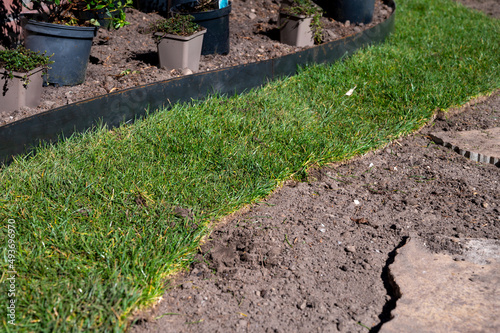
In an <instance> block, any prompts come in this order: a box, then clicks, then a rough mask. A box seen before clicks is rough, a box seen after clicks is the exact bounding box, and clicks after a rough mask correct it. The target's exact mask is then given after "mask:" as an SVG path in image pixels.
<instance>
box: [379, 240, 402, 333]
mask: <svg viewBox="0 0 500 333" xmlns="http://www.w3.org/2000/svg"><path fill="white" fill-rule="evenodd" d="M408 238H409V237H403V239H402V240H401V242H400V243H399V244H398V245H397V246H396V247H395V248H394V250H392V251H391V252H390V253H389V257H388V258H387V261H386V262H385V266H384V268H383V269H382V274H381V275H380V277H381V278H382V280H383V281H384V287H385V289H386V290H387V295H389V296H390V299H389V300H388V301H387V303H385V305H384V307H383V309H382V313H381V314H380V315H379V316H378V317H379V319H380V323H378V324H377V326H374V327H373V328H372V329H371V330H370V333H376V332H379V331H380V329H381V328H382V325H384V324H385V323H387V322H388V321H390V320H391V319H392V315H391V312H392V310H394V309H395V308H396V303H397V302H398V299H399V298H400V297H401V291H400V290H399V286H398V285H397V284H396V282H395V281H394V277H393V276H392V274H391V272H390V270H389V266H390V265H392V264H393V263H394V259H395V258H396V255H397V251H398V249H400V248H402V247H403V246H405V245H406V242H407V241H408Z"/></svg>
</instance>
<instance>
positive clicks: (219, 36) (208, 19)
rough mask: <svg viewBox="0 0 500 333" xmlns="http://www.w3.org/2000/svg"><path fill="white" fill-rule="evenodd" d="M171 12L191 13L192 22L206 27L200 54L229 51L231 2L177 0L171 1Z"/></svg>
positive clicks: (220, 0)
mask: <svg viewBox="0 0 500 333" xmlns="http://www.w3.org/2000/svg"><path fill="white" fill-rule="evenodd" d="M173 4H174V5H173V6H172V8H170V12H171V13H172V14H181V15H192V16H193V17H194V22H196V23H198V24H199V25H201V26H202V27H204V28H206V29H207V33H206V34H205V37H204V41H203V46H202V49H201V54H202V55H209V54H228V53H229V46H230V45H229V14H230V13H231V6H232V3H231V2H230V1H227V0H194V1H193V0H179V1H178V2H177V4H175V2H173Z"/></svg>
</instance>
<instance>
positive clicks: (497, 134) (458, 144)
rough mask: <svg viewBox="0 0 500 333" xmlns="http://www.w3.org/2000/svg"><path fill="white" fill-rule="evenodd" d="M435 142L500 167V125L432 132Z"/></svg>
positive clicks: (473, 158)
mask: <svg viewBox="0 0 500 333" xmlns="http://www.w3.org/2000/svg"><path fill="white" fill-rule="evenodd" d="M430 136H431V138H432V140H434V142H436V143H437V144H440V145H443V146H445V147H448V148H451V149H453V150H454V151H456V152H457V153H459V154H461V155H462V156H465V157H467V158H470V159H471V160H473V161H476V162H482V163H491V164H494V165H496V166H498V167H500V127H496V128H491V129H486V130H475V131H464V132H436V133H430Z"/></svg>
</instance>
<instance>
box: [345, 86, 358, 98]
mask: <svg viewBox="0 0 500 333" xmlns="http://www.w3.org/2000/svg"><path fill="white" fill-rule="evenodd" d="M356 87H357V85H356V86H354V88H352V89H350V90H349V91H348V92H346V93H345V94H346V96H351V95H352V93H353V92H354V89H356Z"/></svg>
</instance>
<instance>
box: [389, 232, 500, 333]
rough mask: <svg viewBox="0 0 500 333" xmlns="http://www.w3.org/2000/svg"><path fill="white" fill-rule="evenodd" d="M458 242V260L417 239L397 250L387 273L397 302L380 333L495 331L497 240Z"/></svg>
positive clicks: (498, 314)
mask: <svg viewBox="0 0 500 333" xmlns="http://www.w3.org/2000/svg"><path fill="white" fill-rule="evenodd" d="M455 241H458V240H455ZM461 242H463V244H462V245H463V247H464V248H465V253H464V254H463V256H462V257H461V259H460V260H458V261H457V260H454V258H453V257H452V256H450V255H447V254H433V253H431V252H430V251H429V250H427V249H426V248H425V245H424V244H423V243H422V242H421V241H420V240H419V239H416V238H411V239H410V240H409V241H408V242H407V244H406V245H405V246H403V247H402V248H400V249H399V250H398V251H397V255H396V258H395V261H394V263H393V264H392V265H390V266H389V270H390V274H391V275H392V277H393V278H394V282H395V284H396V286H397V287H399V291H400V294H401V298H400V299H399V300H398V301H397V304H396V308H395V309H394V310H393V311H392V315H393V316H394V318H393V319H392V320H391V321H389V322H387V323H385V324H384V325H382V327H381V330H380V332H382V333H396V332H397V333H401V332H419V333H423V332H433V333H436V332H437V333H439V332H447V333H449V332H464V333H465V332H467V333H470V332H500V241H497V240H485V239H468V240H463V241H462V240H461Z"/></svg>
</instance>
